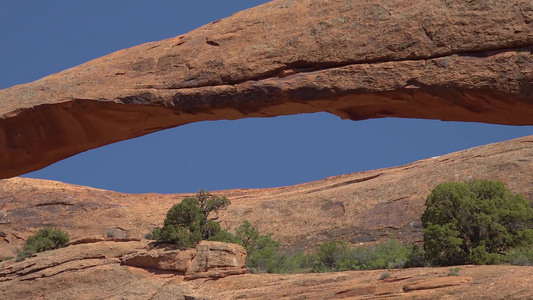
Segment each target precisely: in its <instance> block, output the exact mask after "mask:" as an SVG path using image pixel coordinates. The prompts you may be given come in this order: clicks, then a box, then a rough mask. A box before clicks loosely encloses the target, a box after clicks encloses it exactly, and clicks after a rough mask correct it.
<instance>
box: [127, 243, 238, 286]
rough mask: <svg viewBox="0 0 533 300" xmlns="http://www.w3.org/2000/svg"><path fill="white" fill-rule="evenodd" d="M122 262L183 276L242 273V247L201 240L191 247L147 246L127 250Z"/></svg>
mask: <svg viewBox="0 0 533 300" xmlns="http://www.w3.org/2000/svg"><path fill="white" fill-rule="evenodd" d="M121 262H122V264H124V265H128V266H133V267H140V268H145V269H155V270H164V271H176V272H179V273H182V274H183V275H185V279H198V278H222V277H226V276H230V275H239V274H244V273H246V267H245V266H244V264H245V262H246V250H244V248H242V247H241V246H240V245H236V244H228V243H221V242H211V241H201V242H200V244H198V246H196V248H194V249H188V250H169V249H164V248H162V249H151V250H142V251H137V252H134V253H130V254H127V255H125V256H123V257H122V258H121Z"/></svg>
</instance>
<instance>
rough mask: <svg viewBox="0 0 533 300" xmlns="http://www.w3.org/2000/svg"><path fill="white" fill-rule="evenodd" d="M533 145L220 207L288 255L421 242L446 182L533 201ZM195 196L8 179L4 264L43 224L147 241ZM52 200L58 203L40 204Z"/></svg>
mask: <svg viewBox="0 0 533 300" xmlns="http://www.w3.org/2000/svg"><path fill="white" fill-rule="evenodd" d="M532 147H533V136H529V137H523V138H519V139H514V140H510V141H506V142H501V143H496V144H490V145H485V146H480V147H476V148H472V149H467V150H464V151H460V152H456V153H451V154H447V155H443V156H440V157H433V158H429V159H424V160H421V161H417V162H413V163H410V164H407V165H403V166H398V167H393V168H387V169H380V170H373V171H365V172H359V173H353V174H346V175H340V176H334V177H329V178H326V179H324V180H319V181H314V182H308V183H303V184H299V185H294V186H287V187H278V188H269V189H235V190H226V191H220V192H217V194H219V195H224V196H227V197H228V198H229V199H230V200H231V202H232V204H231V205H230V206H229V207H228V209H227V210H223V211H220V213H219V221H221V226H222V227H223V228H224V229H229V230H233V229H235V228H236V227H237V226H239V225H240V224H242V221H243V220H245V219H246V220H249V221H250V222H251V223H252V224H254V226H257V228H258V229H259V230H260V232H264V233H272V234H273V237H274V238H275V239H276V240H279V241H281V242H282V247H283V248H284V249H287V250H289V251H292V250H302V249H305V250H311V249H314V248H315V247H316V246H317V245H318V244H319V243H322V242H324V241H331V240H341V239H342V240H346V241H348V242H349V243H350V244H351V245H353V246H357V245H371V244H374V243H376V242H381V241H385V240H388V239H389V238H391V237H394V238H396V239H399V240H401V241H403V242H405V243H412V242H421V241H422V224H421V222H420V216H421V215H422V213H423V211H424V209H425V206H424V203H425V199H426V197H427V196H428V195H429V193H430V192H431V190H432V189H433V188H434V187H435V186H436V185H437V184H439V183H442V182H446V181H452V180H455V181H465V180H468V179H471V178H480V179H491V180H501V181H503V182H504V183H505V184H506V185H507V186H508V187H509V188H510V189H511V190H512V191H513V192H515V193H520V194H522V195H523V196H524V197H526V199H528V200H529V201H530V202H532V203H533V190H532V189H531V182H533V151H532ZM189 196H192V194H122V193H117V192H112V191H105V190H100V189H94V188H89V187H83V186H78V185H72V184H66V183H61V182H55V181H49V180H38V179H29V178H20V177H15V178H10V179H4V180H0V203H1V204H0V215H6V216H7V218H9V220H10V222H9V223H6V224H0V258H2V257H8V256H15V255H14V251H15V250H16V249H17V248H20V247H21V246H22V245H23V244H24V241H25V239H26V238H27V237H28V236H30V235H32V234H34V233H35V232H36V231H37V230H38V229H39V228H41V227H44V226H54V227H59V228H61V229H63V230H66V231H68V232H69V234H70V236H71V239H72V243H78V242H83V241H84V240H85V241H87V242H91V241H99V240H102V239H103V238H104V236H105V235H106V232H107V229H108V228H119V227H120V228H122V229H123V230H124V231H125V232H127V233H128V236H129V238H131V239H139V238H142V237H143V236H145V234H146V233H148V232H150V231H151V230H152V229H153V228H154V227H156V226H161V224H163V222H164V219H165V216H166V212H167V211H168V210H169V209H170V207H172V205H174V204H176V203H178V202H180V201H181V200H182V199H184V198H185V197H189ZM51 200H53V201H51ZM51 202H54V203H56V204H54V205H42V204H43V203H48V204H50V203H51ZM61 203H63V204H61ZM66 203H69V205H66ZM2 236H4V237H2ZM120 240H124V239H120ZM117 241H118V240H117Z"/></svg>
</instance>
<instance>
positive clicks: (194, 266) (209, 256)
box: [185, 241, 246, 280]
mask: <svg viewBox="0 0 533 300" xmlns="http://www.w3.org/2000/svg"><path fill="white" fill-rule="evenodd" d="M195 250H196V255H195V256H194V259H193V260H192V263H191V266H190V267H189V269H187V272H186V273H185V279H189V280H191V279H198V278H222V277H226V276H230V275H240V274H245V273H246V267H245V266H244V264H245V263H246V250H244V248H243V247H241V246H239V245H236V244H227V243H220V242H208V241H202V242H200V244H199V245H198V246H196V249H195Z"/></svg>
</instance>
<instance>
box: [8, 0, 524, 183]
mask: <svg viewBox="0 0 533 300" xmlns="http://www.w3.org/2000/svg"><path fill="white" fill-rule="evenodd" d="M289 19H290V20H291V22H286V20H289ZM532 24H533V4H532V3H531V1H528V0H510V1H500V0H487V1H474V2H472V1H463V0H450V1H446V2H445V3H443V2H442V1H439V0H428V1H421V0H418V1H412V0H398V1H385V0H382V1H366V0H351V1H345V0H331V1H322V0H301V1H289V0H275V1H272V2H270V3H267V4H264V5H261V6H259V7H256V8H253V9H250V10H247V11H243V12H240V13H237V14H235V15H233V16H231V17H230V18H227V19H223V20H220V21H216V22H213V23H211V24H208V25H205V26H203V27H201V28H199V29H196V30H194V31H192V32H190V33H187V34H185V35H181V36H178V37H175V38H171V39H167V40H163V41H160V42H153V43H148V44H144V45H140V46H137V47H133V48H130V49H125V50H121V51H118V52H115V53H112V54H110V55H107V56H104V57H101V58H98V59H95V60H93V61H90V62H88V63H85V64H83V65H80V66H78V67H75V68H71V69H68V70H65V71H63V72H61V73H58V74H54V75H51V76H48V77H45V78H43V79H40V80H37V81H35V82H32V83H28V84H24V85H19V86H14V87H11V88H8V89H5V90H2V91H0V166H1V168H0V178H7V177H12V176H15V175H19V174H23V173H26V172H29V171H33V170H36V169H39V168H42V167H45V166H47V165H49V164H51V163H53V162H56V161H58V160H61V159H63V158H66V157H69V156H72V155H74V154H77V153H79V152H82V151H85V150H88V149H92V148H96V147H99V146H103V145H106V144H109V143H113V142H118V141H121V140H125V139H129V138H133V137H137V136H141V135H144V134H148V133H151V132H155V131H158V130H162V129H166V128H170V127H174V126H179V125H183V124H187V123H191V122H196V121H203V120H221V119H239V118H246V117H272V116H277V115H288V114H298V113H308V112H318V111H326V112H330V113H332V114H336V115H338V116H340V117H342V118H349V119H353V120H361V119H367V118H379V117H393V116H394V117H409V118H425V119H441V120H457V121H475V122H487V123H497V124H515V125H518V124H533V121H532V120H533V118H532V115H533V83H532V82H533V72H532V71H531V70H533V55H532V49H533V26H532Z"/></svg>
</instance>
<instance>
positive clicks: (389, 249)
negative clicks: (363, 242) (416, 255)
mask: <svg viewBox="0 0 533 300" xmlns="http://www.w3.org/2000/svg"><path fill="white" fill-rule="evenodd" d="M408 259H409V249H408V248H407V247H405V246H404V245H403V244H402V243H400V242H398V241H396V240H390V241H387V242H383V243H381V244H379V245H377V246H376V247H375V248H374V250H373V251H372V260H371V261H370V263H369V264H368V268H369V269H396V268H403V267H404V266H405V264H406V263H407V261H408Z"/></svg>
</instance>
